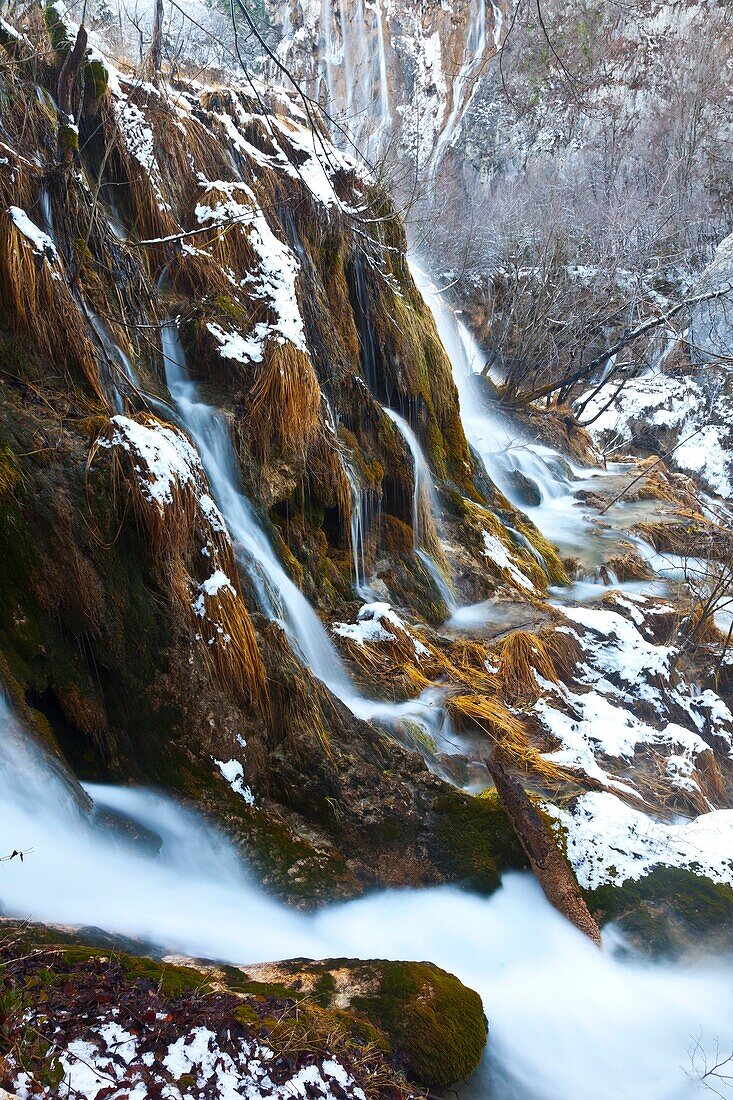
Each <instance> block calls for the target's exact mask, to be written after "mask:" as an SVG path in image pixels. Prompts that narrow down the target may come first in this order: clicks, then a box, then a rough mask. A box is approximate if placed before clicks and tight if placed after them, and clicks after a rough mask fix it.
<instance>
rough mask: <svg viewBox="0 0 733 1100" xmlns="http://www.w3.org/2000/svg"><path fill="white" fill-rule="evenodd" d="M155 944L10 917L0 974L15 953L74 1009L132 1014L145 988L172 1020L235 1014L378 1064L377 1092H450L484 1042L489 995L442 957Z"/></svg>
mask: <svg viewBox="0 0 733 1100" xmlns="http://www.w3.org/2000/svg"><path fill="white" fill-rule="evenodd" d="M118 939H119V942H117V940H118ZM149 949H150V948H149V945H145V944H143V943H138V942H137V941H131V940H127V939H125V938H122V937H120V938H117V937H114V936H110V935H108V934H107V933H104V932H102V931H101V930H100V929H72V928H69V927H67V926H64V927H61V928H59V927H53V926H44V925H32V924H28V923H26V922H20V921H13V920H2V919H0V979H1V978H2V977H3V975H4V968H5V970H7V967H8V966H10V967H12V966H13V960H15V959H17V960H18V961H19V962H20V963H21V965H22V967H23V968H24V970H25V972H26V974H25V977H26V985H27V988H28V989H33V990H37V989H41V990H42V991H43V997H44V1001H45V1002H47V1003H48V1004H49V1005H51V1006H53V1008H54V1010H58V1009H62V1010H63V1011H64V1012H65V1011H66V1010H67V1006H68V1007H69V1008H72V1007H73V1005H74V1001H73V998H74V997H77V996H78V995H79V991H80V990H81V991H82V1002H83V1004H84V1005H85V1006H86V1005H89V1004H92V1005H94V1003H95V999H96V998H98V997H99V994H100V993H102V994H103V996H104V999H103V1000H101V1001H100V1004H101V1005H106V1006H108V1008H109V1011H111V1012H112V1013H113V1014H115V1013H117V1011H118V1007H119V1011H120V1013H121V1014H122V1015H123V1016H124V1014H125V1011H126V1004H127V1003H128V1002H129V1001H130V999H132V1000H133V1002H134V1004H135V1005H136V1006H138V1007H139V998H140V996H141V995H142V996H143V997H144V998H145V999H146V1000H147V998H150V1000H151V1003H153V1002H154V1003H155V1005H156V1007H158V1008H162V1009H163V1010H164V1014H165V1015H166V1016H167V1021H171V1020H172V1021H174V1024H173V1027H175V1026H178V1024H181V1026H185V1028H188V1027H190V1017H189V1016H185V1024H184V1023H182V1021H183V1020H184V1014H185V1013H186V1011H187V1008H189V1009H190V1007H191V1006H192V1005H194V1004H195V1005H196V1006H197V1008H196V1011H197V1013H199V1014H200V1017H201V1018H202V1019H205V1020H206V1021H207V1023H209V1026H211V1027H212V1028H213V1029H214V1030H216V1028H217V1027H219V1026H223V1027H228V1026H231V1025H232V1024H233V1023H234V1021H236V1023H237V1024H239V1025H241V1026H242V1027H244V1028H246V1029H248V1030H250V1029H251V1031H252V1032H254V1033H256V1034H257V1035H258V1036H259V1037H260V1038H262V1037H263V1036H264V1037H265V1038H266V1040H267V1042H268V1045H270V1046H272V1047H273V1049H274V1050H276V1051H282V1053H283V1055H284V1056H286V1057H287V1056H288V1052H289V1051H292V1050H295V1051H298V1052H300V1055H304V1056H305V1057H306V1058H315V1059H318V1058H322V1057H324V1056H326V1055H328V1056H331V1057H336V1058H339V1057H341V1058H343V1059H344V1060H345V1062H346V1064H350V1065H352V1066H354V1067H356V1066H359V1065H362V1066H363V1067H364V1073H365V1078H364V1080H365V1082H366V1081H367V1080H368V1079H369V1070H370V1068H371V1069H372V1070H375V1071H378V1072H379V1074H380V1077H379V1080H380V1081H382V1083H383V1084H384V1085H385V1086H388V1087H386V1088H381V1087H377V1088H376V1090H375V1092H374V1093H373V1095H374V1096H375V1097H380V1096H395V1095H406V1094H408V1093H411V1092H412V1091H413V1090H412V1089H411V1088H410V1086H408V1084H407V1082H408V1081H409V1082H410V1083H411V1084H413V1085H419V1086H422V1087H424V1088H429V1089H441V1088H445V1087H447V1086H448V1085H451V1084H455V1083H456V1082H459V1081H462V1080H465V1079H466V1078H467V1077H468V1076H470V1074H471V1073H472V1072H473V1071H474V1070H475V1069H476V1067H477V1066H478V1064H479V1062H480V1060H481V1057H482V1054H483V1051H484V1047H485V1045H486V1039H487V1022H486V1018H485V1016H484V1012H483V1006H482V1003H481V999H480V997H479V995H478V994H477V993H475V992H474V991H473V990H471V989H468V988H467V987H466V986H464V985H463V984H462V982H460V981H459V980H458V978H456V977H454V976H453V975H452V974H448V973H447V972H446V971H444V970H441V969H439V968H438V967H437V966H434V965H433V964H432V963H424V962H392V961H385V960H372V961H362V960H360V959H329V960H326V961H323V962H319V961H312V960H310V959H293V960H289V961H285V962H278V963H264V964H258V965H255V966H252V967H246V968H245V967H239V966H230V965H221V964H217V963H212V962H208V961H206V960H203V959H197V960H188V959H185V960H183V959H182V960H180V962H178V961H177V962H176V964H171V963H167V962H162V961H161V960H159V959H156V958H153V957H150V956H149V955H148V954H146V952H147V951H148V950H149ZM108 982H109V985H107V983H108ZM0 984H1V983H0ZM85 989H88V990H89V992H88V993H87V994H86V995H84V990H85ZM34 995H35V994H34ZM69 997H70V998H72V999H71V1000H70V1001H69V1000H67V998H69ZM136 998H137V999H136ZM194 998H195V1000H194ZM182 1009H183V1012H182ZM93 1011H95V1012H99V1007H96V1008H94V1009H93ZM82 1012H83V1010H82ZM156 1026H157V1025H156ZM169 1030H170V1029H169Z"/></svg>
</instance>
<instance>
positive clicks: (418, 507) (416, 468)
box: [382, 405, 456, 610]
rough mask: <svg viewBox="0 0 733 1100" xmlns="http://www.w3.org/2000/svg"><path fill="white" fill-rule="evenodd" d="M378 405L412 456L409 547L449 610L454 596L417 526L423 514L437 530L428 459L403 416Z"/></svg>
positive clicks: (435, 497) (437, 508) (435, 498)
mask: <svg viewBox="0 0 733 1100" xmlns="http://www.w3.org/2000/svg"><path fill="white" fill-rule="evenodd" d="M382 408H383V410H384V412H385V413H386V414H387V416H388V417H389V418H390V420H391V421H392V423H393V424H394V425H395V427H396V428H397V430H398V431H399V433H400V435H401V436H402V438H403V439H404V441H405V443H406V444H407V447H408V450H409V452H410V454H411V456H412V470H413V489H412V536H413V550H414V552H415V554H416V556H417V557H418V558H419V559H420V561H421V562H422V563H423V565H424V566H425V569H426V570H427V572H428V574H429V576H430V578H431V580H432V581H433V584H434V585H435V587H436V588H437V590H438V592H439V593H440V595H441V598H442V600H443V603H444V604H445V605H446V607H447V608H448V610H452V609H453V608H454V607H455V606H456V601H455V599H454V596H453V593H452V591H451V588H450V585H449V584H448V582H447V581H446V579H445V577H444V576H443V574H442V573H441V571H440V569H439V568H438V566H437V564H436V563H435V562H434V561H433V559H432V558H431V556H430V554H428V552H427V551H426V550H425V549H424V548H423V546H422V545H421V543H422V542H423V540H424V538H425V535H426V532H425V531H424V530H422V529H421V528H422V527H423V526H424V525H423V522H422V516H423V515H424V514H426V513H427V514H428V515H430V516H431V517H432V521H433V523H434V525H435V529H436V531H437V530H438V520H439V516H440V504H439V502H438V494H437V492H436V491H435V482H434V481H433V472H432V470H431V469H430V466H429V464H428V460H427V459H426V457H425V455H424V454H423V449H422V447H421V446H420V440H419V439H418V438H417V436H416V435H415V433H414V432H413V430H412V428H411V427H410V425H409V424H408V423H407V421H406V420H405V419H404V417H402V416H400V415H399V413H396V412H395V411H394V409H389V408H387V406H386V405H383V406H382Z"/></svg>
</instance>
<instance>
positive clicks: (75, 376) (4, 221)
mask: <svg viewBox="0 0 733 1100" xmlns="http://www.w3.org/2000/svg"><path fill="white" fill-rule="evenodd" d="M26 201H27V200H26ZM29 205H30V204H29ZM20 209H22V208H20ZM0 301H2V303H3V307H4V310H5V317H6V319H7V323H8V324H9V325H10V326H11V328H12V329H13V330H14V331H15V332H17V333H18V334H19V335H21V334H23V335H24V336H26V337H30V339H31V340H32V341H33V343H34V344H35V346H36V347H37V348H38V350H39V351H41V352H42V353H43V354H45V355H47V356H48V357H49V359H51V360H52V361H53V362H54V363H55V364H57V365H58V366H59V367H60V368H61V369H62V370H63V371H64V372H65V374H66V376H67V377H68V379H69V381H70V382H71V384H72V385H78V384H79V383H82V384H83V385H84V386H85V388H87V390H89V391H91V394H92V395H93V397H94V398H95V400H96V401H97V402H100V403H102V404H103V405H106V403H107V398H106V396H105V393H104V390H103V387H102V384H101V382H100V379H99V370H98V365H97V360H96V358H95V355H94V349H93V346H92V344H91V342H90V340H89V336H88V334H87V329H86V326H85V324H84V320H83V318H82V315H81V314H80V312H79V308H78V305H77V302H76V301H75V300H74V298H73V296H72V294H71V292H70V290H69V287H68V285H67V282H66V276H65V271H64V267H63V264H62V261H61V257H60V255H59V254H58V252H57V251H56V250H55V249H54V248H52V247H49V248H47V249H46V251H45V253H43V254H41V253H39V251H38V248H37V247H35V246H34V244H33V243H32V242H31V241H30V240H29V238H28V237H27V236H26V235H25V234H24V233H22V232H21V231H20V229H19V228H18V226H17V225H16V222H15V221H14V220H13V217H12V216H11V214H10V212H9V210H6V211H2V212H0Z"/></svg>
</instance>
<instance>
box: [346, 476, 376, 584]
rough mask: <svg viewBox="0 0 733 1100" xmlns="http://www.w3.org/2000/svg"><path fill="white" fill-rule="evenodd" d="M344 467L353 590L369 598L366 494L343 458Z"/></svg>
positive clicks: (357, 477) (367, 509)
mask: <svg viewBox="0 0 733 1100" xmlns="http://www.w3.org/2000/svg"><path fill="white" fill-rule="evenodd" d="M344 469H345V471H346V476H347V478H348V479H349V488H350V489H351V523H350V528H351V530H350V537H351V558H352V561H353V564H354V590H355V592H356V593H357V595H359V596H361V597H362V598H363V599H370V598H371V591H370V588H369V586H368V584H367V583H366V580H367V564H366V543H365V540H366V535H367V531H368V528H369V508H368V505H367V499H366V495H365V493H364V491H363V489H362V487H361V482H360V480H359V475H358V474H357V472H356V470H355V469H354V467H353V466H352V464H351V463H350V462H349V461H348V459H346V458H345V459H344Z"/></svg>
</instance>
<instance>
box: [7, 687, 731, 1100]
mask: <svg viewBox="0 0 733 1100" xmlns="http://www.w3.org/2000/svg"><path fill="white" fill-rule="evenodd" d="M0 765H1V766H0V800H1V801H2V805H3V814H2V818H1V819H0V850H2V851H11V850H12V849H13V848H24V849H29V848H30V849H32V851H31V852H30V853H29V854H28V856H27V857H26V859H25V862H24V863H22V864H21V863H20V862H19V861H17V860H14V861H13V862H11V863H7V864H3V865H2V872H1V873H2V903H3V908H4V911H5V912H7V913H11V914H14V915H16V916H20V917H32V918H35V919H39V920H45V921H55V922H68V923H74V924H82V925H94V926H97V927H101V928H105V929H106V930H108V931H111V932H118V933H120V934H123V935H129V936H138V937H142V938H143V939H145V940H147V941H149V942H150V943H151V944H155V945H158V946H159V948H161V949H163V950H165V951H168V952H182V953H185V954H189V955H193V956H197V957H207V958H215V959H222V960H227V961H231V962H235V963H242V964H244V963H254V962H264V961H268V960H273V959H284V958H294V957H298V956H301V957H310V958H334V957H343V956H348V957H361V958H375V957H377V958H393V959H415V960H423V959H430V960H431V961H433V962H435V963H437V964H438V965H440V966H443V967H445V968H446V969H448V970H450V971H452V972H453V973H455V974H457V975H458V976H459V977H460V978H461V979H462V980H463V981H465V982H466V983H467V984H469V985H471V986H472V987H474V988H475V989H477V990H478V991H479V992H480V993H481V995H482V997H483V999H484V1005H485V1011H486V1014H487V1016H488V1018H489V1022H490V1039H489V1045H488V1048H487V1053H486V1056H485V1059H484V1062H483V1064H482V1066H481V1068H480V1069H479V1071H478V1072H477V1073H476V1074H475V1075H474V1077H473V1078H472V1080H471V1081H470V1082H469V1084H468V1085H467V1086H466V1088H465V1089H464V1090H462V1092H461V1095H462V1096H465V1097H468V1098H470V1100H474V1098H481V1100H488V1098H491V1100H558V1098H562V1100H588V1098H589V1097H590V1096H592V1097H593V1100H619V1098H620V1097H634V1098H635V1100H636V1098H638V1100H642V1098H643V1100H694V1097H696V1096H698V1095H700V1093H699V1091H698V1089H699V1083H698V1081H697V1080H696V1076H695V1073H694V1061H695V1058H694V1049H695V1047H696V1045H698V1044H699V1048H698V1049H699V1050H702V1051H704V1052H705V1054H706V1055H707V1056H708V1058H710V1057H711V1056H713V1055H714V1053H715V1045H716V1041H719V1042H720V1045H721V1049H725V1048H726V1047H729V1046H730V1043H731V1038H732V1036H733V1024H731V1021H733V961H732V960H731V959H716V960H711V961H710V962H709V963H702V962H698V963H694V964H689V965H677V966H672V965H651V964H642V963H639V962H636V961H633V960H631V959H627V960H626V961H624V959H623V958H622V957H621V956H620V955H618V954H616V953H614V952H613V950H612V947H613V944H614V940H613V937H612V936H607V939H608V944H607V947H606V949H605V950H604V951H602V952H601V951H598V950H597V949H596V948H594V947H593V946H592V944H591V943H590V942H589V941H588V940H586V939H585V938H584V937H583V936H582V935H581V934H580V933H579V932H576V931H575V930H574V929H573V928H572V927H571V926H570V925H569V924H568V923H567V922H566V921H565V920H564V919H563V918H562V917H560V916H559V915H558V914H557V913H556V912H555V911H554V910H553V909H552V908H551V907H550V906H549V904H548V903H547V901H546V900H545V898H544V896H543V895H542V892H541V891H540V889H539V887H538V886H537V885H536V883H535V882H534V881H533V880H532V879H531V878H530V877H529V876H524V875H508V876H506V878H505V880H504V885H503V887H502V889H501V890H499V891H498V892H497V893H495V894H494V895H493V896H492V897H490V898H480V897H477V896H474V895H470V894H466V893H463V892H462V891H460V890H458V889H455V888H448V887H440V888H432V889H422V890H411V889H405V890H389V891H384V892H380V893H378V894H374V895H372V896H370V897H367V898H364V899H362V900H358V901H353V902H348V903H346V904H339V905H334V906H331V907H329V908H326V909H323V910H321V911H320V912H319V913H317V914H314V915H308V916H305V915H302V914H299V913H296V912H294V911H292V910H289V909H286V908H285V907H284V906H282V905H280V904H278V903H277V902H275V901H273V900H272V899H270V898H267V897H266V896H265V895H264V894H263V893H262V892H261V891H260V890H259V889H258V887H257V886H256V885H255V884H254V883H253V882H252V881H251V880H250V879H249V878H248V876H247V874H246V872H245V871H244V870H243V869H242V866H241V864H240V863H239V861H238V859H237V856H236V854H235V853H234V852H233V851H232V850H231V848H230V847H229V845H228V843H227V841H226V840H224V839H223V838H222V837H221V836H220V835H218V834H217V833H216V832H215V831H214V830H212V829H211V828H210V827H209V826H207V825H206V824H205V823H204V822H203V821H202V820H201V819H200V818H199V817H198V816H197V815H195V814H194V813H192V812H190V811H187V810H184V809H182V808H181V807H180V806H178V805H176V804H175V803H174V802H172V801H171V800H170V799H168V798H165V797H163V796H161V795H157V794H155V793H153V792H150V791H140V790H131V789H128V788H115V787H100V786H89V787H88V788H87V790H88V793H89V795H91V796H92V798H93V799H94V802H95V806H96V811H97V812H96V816H89V815H88V814H87V813H86V812H85V811H84V810H83V808H80V806H79V804H78V800H76V799H74V797H73V796H72V794H71V792H70V789H69V788H68V786H67V785H66V783H65V782H64V781H63V779H62V778H61V776H60V775H59V774H58V773H57V771H56V770H55V769H54V768H53V767H52V766H51V764H50V762H49V761H48V759H47V758H45V757H44V755H43V753H42V752H41V750H40V749H39V750H36V749H34V748H32V747H31V745H30V744H29V742H28V740H27V739H22V738H21V739H19V738H18V736H17V728H16V726H15V723H14V721H13V717H12V714H11V713H10V711H9V709H8V706H7V702H6V701H5V700H4V699H2V698H0ZM110 813H112V814H116V815H122V816H123V817H125V818H127V819H131V820H133V821H135V822H137V823H138V825H139V826H140V827H141V831H142V832H144V833H147V834H156V835H157V836H158V837H159V838H160V839H161V840H162V846H161V848H160V852H159V853H157V852H155V851H153V850H151V845H150V844H149V843H145V841H144V840H143V842H138V843H137V844H136V843H134V842H133V841H132V840H130V839H129V830H126V831H125V833H120V832H115V831H114V830H111V829H110V828H109V826H105V824H104V822H105V820H106V819H107V818H109V816H110ZM699 1059H700V1056H699V1054H698V1056H697V1063H698V1065H699V1064H700V1062H699Z"/></svg>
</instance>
